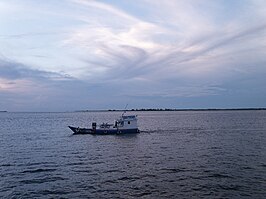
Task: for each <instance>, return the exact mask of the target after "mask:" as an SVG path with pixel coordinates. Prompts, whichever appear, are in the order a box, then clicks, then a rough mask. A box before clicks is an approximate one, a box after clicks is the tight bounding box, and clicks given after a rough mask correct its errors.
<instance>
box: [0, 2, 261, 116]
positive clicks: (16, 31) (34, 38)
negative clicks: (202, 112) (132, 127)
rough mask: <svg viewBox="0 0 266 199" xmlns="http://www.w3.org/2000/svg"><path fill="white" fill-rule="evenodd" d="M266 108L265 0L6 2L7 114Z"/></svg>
mask: <svg viewBox="0 0 266 199" xmlns="http://www.w3.org/2000/svg"><path fill="white" fill-rule="evenodd" d="M126 104H129V106H128V108H129V109H131V108H240V107H241V108H248V107H266V1H265V0H176V1H175V0H105V1H93V0H60V1H56V0H46V1H43V0H0V110H7V111H72V110H82V109H123V108H124V107H125V105H126Z"/></svg>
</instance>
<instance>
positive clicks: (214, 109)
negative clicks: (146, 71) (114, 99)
mask: <svg viewBox="0 0 266 199" xmlns="http://www.w3.org/2000/svg"><path fill="white" fill-rule="evenodd" d="M252 110H254V111H259V110H266V108H206V109H168V108H165V109H161V108H158V109H156V108H155V109H154V108H148V109H144V108H143V109H128V110H123V109H108V110H78V111H74V112H122V111H132V112H139V111H157V112H158V111H252Z"/></svg>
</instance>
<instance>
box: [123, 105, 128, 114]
mask: <svg viewBox="0 0 266 199" xmlns="http://www.w3.org/2000/svg"><path fill="white" fill-rule="evenodd" d="M127 106H128V104H127V105H126V107H125V109H124V112H123V113H122V117H123V116H124V114H125V113H126V112H127Z"/></svg>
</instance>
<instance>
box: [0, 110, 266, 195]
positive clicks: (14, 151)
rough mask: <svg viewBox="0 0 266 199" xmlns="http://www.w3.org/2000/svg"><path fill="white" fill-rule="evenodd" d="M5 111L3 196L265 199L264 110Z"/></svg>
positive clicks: (0, 122)
mask: <svg viewBox="0 0 266 199" xmlns="http://www.w3.org/2000/svg"><path fill="white" fill-rule="evenodd" d="M120 114H121V113H118V112H105V113H104V112H94V113H93V112H90V113H0V198H136V197H139V198H266V111H202V112H201V111H197V112H192V111H187V112H137V114H138V118H139V128H140V130H142V132H141V133H140V134H137V135H106V136H95V135H75V136H73V135H72V133H71V131H70V129H68V128H67V126H68V125H74V126H75V125H76V126H83V127H86V126H90V125H91V122H92V121H97V122H103V121H108V122H113V120H114V119H116V118H117V117H118V116H119V115H120Z"/></svg>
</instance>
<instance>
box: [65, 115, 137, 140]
mask: <svg viewBox="0 0 266 199" xmlns="http://www.w3.org/2000/svg"><path fill="white" fill-rule="evenodd" d="M137 122H138V120H137V116H136V115H128V116H125V115H124V114H122V116H121V117H120V118H119V119H117V120H115V122H114V124H108V123H102V124H100V125H97V123H96V122H92V127H91V128H80V127H73V126H68V127H69V128H70V129H71V130H72V131H73V132H74V133H73V134H94V135H110V134H132V133H139V129H138V123H137Z"/></svg>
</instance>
